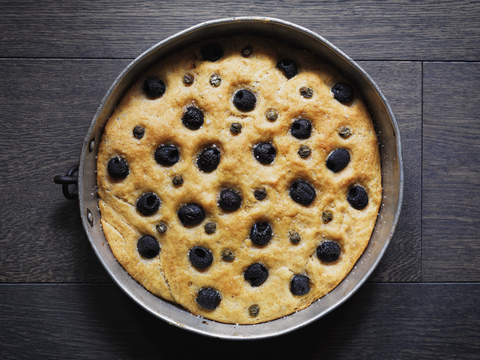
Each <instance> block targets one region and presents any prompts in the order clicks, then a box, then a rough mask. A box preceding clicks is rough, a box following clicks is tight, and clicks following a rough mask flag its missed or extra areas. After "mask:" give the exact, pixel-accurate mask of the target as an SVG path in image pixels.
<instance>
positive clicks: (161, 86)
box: [143, 77, 167, 99]
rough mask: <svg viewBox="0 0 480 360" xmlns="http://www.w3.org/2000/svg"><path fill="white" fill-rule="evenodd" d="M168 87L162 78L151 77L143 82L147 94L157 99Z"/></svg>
mask: <svg viewBox="0 0 480 360" xmlns="http://www.w3.org/2000/svg"><path fill="white" fill-rule="evenodd" d="M166 89H167V88H166V86H165V83H164V82H163V80H162V79H158V78H154V77H150V78H148V79H146V80H145V82H144V83H143V91H145V94H147V96H148V97H149V98H151V99H157V98H159V97H161V96H163V94H165V90H166Z"/></svg>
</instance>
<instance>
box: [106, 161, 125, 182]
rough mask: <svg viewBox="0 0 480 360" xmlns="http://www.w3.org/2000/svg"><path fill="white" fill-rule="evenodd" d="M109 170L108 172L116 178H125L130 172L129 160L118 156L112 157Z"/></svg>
mask: <svg viewBox="0 0 480 360" xmlns="http://www.w3.org/2000/svg"><path fill="white" fill-rule="evenodd" d="M107 170H108V174H109V175H110V176H111V177H112V178H114V179H125V178H126V177H127V175H128V174H129V168H128V163H127V161H126V160H125V159H124V158H121V157H118V156H116V157H113V158H111V159H110V161H109V162H108V166H107Z"/></svg>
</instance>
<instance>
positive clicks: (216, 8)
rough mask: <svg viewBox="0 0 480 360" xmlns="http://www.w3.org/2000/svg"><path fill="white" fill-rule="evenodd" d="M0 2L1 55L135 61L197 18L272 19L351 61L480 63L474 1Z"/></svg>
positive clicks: (479, 9) (479, 33) (477, 10)
mask: <svg viewBox="0 0 480 360" xmlns="http://www.w3.org/2000/svg"><path fill="white" fill-rule="evenodd" d="M191 10H192V4H191V2H190V1H187V0H177V1H175V2H171V1H159V2H154V3H153V2H140V3H138V2H129V1H114V2H113V1H110V0H99V1H95V2H92V1H85V0H83V1H74V2H68V1H65V2H58V1H56V2H52V1H45V0H43V1H34V0H21V1H15V2H12V1H7V0H2V1H0V33H1V34H2V37H1V38H0V49H2V54H1V56H3V57H77V58H98V57H101V58H134V57H136V56H138V55H139V54H141V53H142V52H143V51H144V50H146V49H148V48H149V47H150V46H152V45H154V44H155V43H157V42H158V41H160V40H163V39H165V38H166V37H168V36H170V35H173V34H175V33H176V32H178V31H181V30H184V29H186V28H188V27H190V26H193V25H196V24H198V23H200V22H203V21H207V20H213V19H219V18H226V17H232V16H252V15H256V16H271V17H277V18H280V19H283V20H286V21H290V22H294V23H297V24H298V25H301V26H304V27H307V28H309V29H311V30H313V31H315V32H318V33H319V34H320V35H322V36H324V37H325V38H327V39H328V40H329V41H331V42H332V43H334V44H335V45H336V46H337V47H339V48H340V49H342V50H343V51H345V52H346V53H347V54H349V55H350V56H351V57H352V58H355V59H364V60H379V59H381V60H479V54H480V51H479V49H480V41H479V40H480V31H479V27H478V18H479V15H480V5H479V3H478V1H449V0H440V1H439V0H427V1H422V2H418V1H415V0H408V1H401V2H399V1H394V0H388V1H381V2H379V1H375V0H365V1H362V2H359V1H354V0H348V1H341V2H326V3H323V2H318V1H310V2H309V1H299V0H295V1H291V2H288V3H285V2H275V1H269V2H267V3H266V4H263V6H258V2H256V1H254V0H245V1H242V2H238V1H231V0H227V1H222V2H221V3H219V2H211V1H210V2H203V3H198V6H196V7H195V12H194V14H195V15H194V16H192V14H193V13H192V11H191Z"/></svg>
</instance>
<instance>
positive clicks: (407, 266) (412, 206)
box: [359, 61, 422, 282]
mask: <svg viewBox="0 0 480 360" xmlns="http://www.w3.org/2000/svg"><path fill="white" fill-rule="evenodd" d="M359 65H360V66H361V67H362V68H363V69H364V70H365V71H366V72H367V73H368V74H369V75H370V76H371V77H372V78H373V80H374V81H375V82H376V84H377V85H378V86H379V88H380V90H381V91H382V93H383V94H384V95H385V97H386V99H387V101H388V102H389V104H390V106H391V107H392V111H393V113H394V115H395V118H396V120H397V123H398V127H399V129H400V136H401V139H402V150H403V151H402V152H403V166H404V178H405V186H404V201H403V205H402V212H401V214H400V219H399V222H398V225H397V229H396V230H395V235H394V236H393V238H392V240H391V242H390V245H389V247H388V249H387V251H386V253H385V255H384V258H383V259H382V261H381V262H380V264H379V265H378V268H377V270H375V271H374V273H373V274H372V276H371V277H370V279H369V281H383V282H412V281H413V282H415V281H420V280H421V271H422V269H421V264H422V263H421V261H422V251H421V250H422V239H421V173H422V162H421V156H420V154H421V146H422V138H421V128H422V114H421V112H422V103H421V101H422V95H421V94H422V65H421V63H419V62H408V61H407V62H391V61H389V62H360V63H359ZM405 74H408V76H405Z"/></svg>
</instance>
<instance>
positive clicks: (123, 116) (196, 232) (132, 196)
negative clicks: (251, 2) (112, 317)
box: [97, 36, 382, 324]
mask: <svg viewBox="0 0 480 360" xmlns="http://www.w3.org/2000/svg"><path fill="white" fill-rule="evenodd" d="M217 41H218V42H220V43H221V44H222V46H223V49H224V55H223V57H222V58H221V59H220V60H218V61H216V62H209V61H202V58H201V54H200V47H201V44H196V45H192V46H191V47H189V48H187V49H184V50H182V51H180V52H178V53H175V54H172V55H170V56H167V57H165V58H164V59H162V60H161V61H160V62H159V63H158V64H156V65H155V66H153V67H152V68H151V69H149V70H148V71H147V72H146V73H145V74H144V75H143V76H142V77H141V78H140V79H139V80H138V81H137V82H135V83H134V84H133V85H132V87H131V88H130V90H129V91H128V92H127V93H126V95H125V96H124V98H123V99H122V101H121V103H120V104H119V105H118V107H117V108H116V110H115V111H114V113H113V114H112V116H111V118H110V120H109V121H108V123H107V125H106V127H105V131H104V135H103V138H102V141H101V144H100V147H99V151H98V163H97V172H98V177H97V181H98V189H99V190H98V193H99V197H100V201H99V204H100V210H101V214H102V225H103V230H104V232H105V236H106V238H107V240H108V242H109V245H110V247H111V249H112V251H113V253H114V255H115V257H116V258H117V260H118V261H119V263H120V264H121V265H122V266H123V267H124V268H125V269H126V271H128V272H129V273H130V275H131V276H132V277H133V278H135V279H136V280H137V281H138V282H139V283H140V284H142V285H143V286H144V287H145V288H147V289H148V290H149V291H151V292H152V293H154V294H156V295H158V296H159V297H162V298H164V299H166V300H168V301H172V302H176V303H178V304H180V305H181V306H183V307H184V308H185V309H187V310H189V311H190V312H192V313H193V314H199V315H202V316H204V317H207V318H210V319H213V320H217V321H220V322H226V323H241V324H248V323H258V322H263V321H268V320H272V319H275V318H278V317H281V316H285V315H288V314H290V313H292V312H294V311H298V310H301V309H303V308H305V307H307V306H308V305H309V304H310V303H311V302H313V301H315V300H316V299H318V298H320V297H322V296H324V295H325V294H326V293H328V292H329V291H331V290H332V289H333V288H334V287H335V286H337V285H338V284H339V283H340V282H341V281H342V280H343V278H344V277H345V276H346V275H347V274H348V273H349V272H350V270H351V269H352V267H353V266H354V264H355V262H356V261H357V260H358V258H359V257H360V255H361V254H362V253H363V251H364V249H365V247H366V245H367V244H368V241H369V239H370V236H371V233H372V230H373V228H374V225H375V221H376V217H377V214H378V209H379V206H380V203H381V191H382V190H381V170H380V160H379V151H378V144H377V139H376V134H375V131H374V129H373V126H372V122H371V119H370V117H369V114H368V111H367V109H366V107H365V104H364V103H363V101H362V99H361V97H360V96H359V94H358V93H355V97H354V100H353V102H352V103H351V104H347V105H344V104H341V103H340V102H338V101H337V100H335V99H334V98H333V95H332V92H331V88H332V86H333V85H334V84H335V83H337V82H339V81H342V80H343V79H342V78H341V76H340V75H339V74H338V73H337V72H336V71H335V70H334V69H333V68H331V67H329V66H327V65H325V64H323V63H320V62H319V61H318V60H317V59H316V58H314V57H313V56H311V55H310V54H309V53H307V52H303V51H299V50H298V49H292V48H289V47H287V46H285V45H283V44H279V43H276V42H274V41H272V40H267V39H262V38H254V37H246V36H237V37H234V38H229V39H219V40H217ZM247 45H250V46H252V49H253V53H252V55H251V56H249V57H243V56H242V55H241V50H242V49H243V48H244V47H245V46H247ZM284 57H290V58H294V59H295V61H296V63H297V65H298V74H297V75H296V76H294V77H293V78H291V79H290V80H288V79H287V78H286V77H285V75H284V74H283V73H282V72H281V71H280V70H279V69H277V68H276V63H277V62H278V61H279V60H280V59H282V58H284ZM187 73H189V74H191V75H193V77H194V81H193V84H191V85H185V84H184V83H183V81H182V79H183V77H184V75H185V74H187ZM212 74H218V75H219V76H220V78H221V84H220V85H219V86H218V87H214V86H212V85H211V84H210V76H211V75H212ZM150 76H157V77H159V78H161V79H163V81H164V82H165V84H166V89H167V90H166V92H165V94H164V95H163V96H162V97H161V98H159V99H156V100H151V99H149V98H147V97H146V96H145V94H144V92H143V90H142V86H143V81H144V80H145V79H146V78H147V77H150ZM304 86H306V87H308V88H311V89H313V91H314V92H313V97H311V98H305V97H303V96H301V95H300V88H302V87H304ZM241 88H245V89H248V90H250V91H252V92H253V93H254V94H255V95H256V99H257V103H256V106H255V109H254V110H253V111H250V112H242V111H239V110H238V109H236V107H235V106H234V105H233V103H232V96H233V94H234V93H235V91H237V90H238V89H241ZM189 105H195V106H197V107H199V108H201V109H202V111H203V113H204V116H205V122H204V124H203V126H202V127H201V128H200V129H198V130H189V129H187V128H186V127H185V126H184V125H183V124H182V122H181V116H182V114H183V112H184V111H185V109H186V107H187V106H189ZM270 108H273V109H276V110H277V112H278V114H279V116H278V119H277V120H275V121H269V120H267V119H266V117H265V113H266V112H267V110H268V109H270ZM300 117H305V118H308V119H309V120H310V121H311V122H312V124H313V131H312V134H311V136H310V137H309V138H308V139H305V140H299V139H297V138H295V137H293V136H292V135H291V134H290V127H291V124H292V121H293V120H295V119H298V118H300ZM234 122H239V123H241V124H242V130H241V133H239V134H233V133H232V132H231V131H230V126H231V124H232V123H234ZM138 125H140V126H142V127H144V128H145V135H144V136H143V138H141V139H137V138H135V137H134V136H133V135H132V131H133V129H134V128H135V127H136V126H138ZM344 126H348V128H349V129H351V132H352V135H351V136H350V137H348V138H342V137H341V136H339V135H338V133H339V131H340V129H341V128H342V127H344ZM258 142H271V143H272V144H273V145H274V147H275V149H276V157H275V161H274V162H273V164H271V165H263V164H261V163H259V162H258V161H257V160H256V159H255V158H254V156H253V146H254V145H255V144H257V143H258ZM165 143H169V144H175V145H177V146H178V148H179V149H180V161H179V162H178V163H176V164H175V165H173V166H171V167H165V166H161V165H159V164H158V163H157V162H156V161H155V158H154V153H155V150H156V149H157V148H158V146H159V145H161V144H165ZM208 145H215V146H216V147H217V148H218V149H219V150H220V152H221V161H220V164H219V166H218V168H217V169H216V170H215V171H213V172H211V173H205V172H202V171H200V170H199V169H198V167H197V165H196V158H197V156H198V154H199V153H200V151H201V150H202V149H203V148H205V147H206V146H208ZM301 145H307V146H308V147H309V148H310V149H311V154H310V155H309V156H308V157H306V158H302V157H300V156H299V155H298V150H299V148H300V146H301ZM337 148H344V149H347V150H348V151H349V153H350V155H351V160H350V162H349V164H348V166H347V167H346V168H345V169H344V170H342V171H340V172H339V173H333V172H332V171H330V170H328V169H327V168H326V166H325V162H326V159H327V157H328V155H329V154H330V153H331V152H332V151H333V150H334V149H337ZM115 156H120V157H122V158H124V159H125V160H126V161H127V162H128V165H129V174H128V176H127V177H126V178H125V179H124V180H114V179H112V178H111V177H110V176H109V174H108V171H107V164H108V162H109V160H110V159H111V158H112V157H115ZM176 175H181V176H182V178H183V180H184V182H183V184H182V185H174V184H173V183H172V179H173V178H174V177H175V176H176ZM296 179H302V180H307V181H308V182H309V183H311V184H312V185H313V186H314V188H315V190H316V197H315V200H314V201H313V202H312V204H311V205H309V206H304V205H300V204H298V203H296V202H294V201H293V200H292V198H291V197H290V196H289V188H290V186H291V184H292V182H293V181H294V180H296ZM356 184H359V185H361V186H363V187H364V188H365V189H366V191H367V193H368V196H369V202H368V205H367V207H366V208H364V209H363V210H356V209H354V208H352V206H350V205H349V203H348V202H347V200H346V197H347V193H348V190H349V189H350V188H351V186H353V185H356ZM223 188H232V189H235V190H236V191H238V192H239V193H240V194H241V195H242V200H243V201H242V206H241V208H240V209H239V210H237V211H232V212H228V211H223V210H222V209H221V208H220V207H219V206H218V195H219V193H220V191H221V190H222V189H223ZM258 188H265V189H266V192H267V196H266V198H265V199H264V200H257V199H256V198H255V196H254V191H255V190H256V189H258ZM146 192H155V193H156V194H158V196H159V197H160V199H161V206H160V209H159V210H158V211H157V212H156V213H155V214H153V215H150V216H143V215H141V214H140V213H139V212H138V211H137V210H136V207H135V204H136V201H137V199H138V198H139V197H140V196H141V195H142V194H144V193H146ZM188 203H197V204H200V205H201V206H202V207H203V209H204V211H205V214H206V218H205V220H204V221H203V222H202V223H201V224H199V225H197V226H193V227H185V226H183V225H182V224H181V223H180V221H179V218H178V216H177V211H178V209H179V208H180V207H181V206H182V205H184V204H188ZM325 210H330V211H331V212H332V214H333V219H332V220H331V221H329V222H325V221H323V220H322V213H323V212H324V211H325ZM208 221H213V222H215V224H216V231H215V232H214V233H213V234H207V233H206V232H205V229H204V225H205V223H206V222H208ZM257 221H267V222H269V223H270V224H271V226H272V228H273V238H272V240H271V241H270V242H269V243H268V244H267V245H265V246H257V245H254V244H252V241H251V240H250V238H249V232H250V228H251V227H252V225H253V224H254V223H255V222H257ZM161 222H163V223H165V224H166V225H167V230H166V232H165V233H161V232H159V231H158V230H157V228H156V225H158V224H160V223H161ZM291 231H296V232H297V233H298V234H299V235H300V237H301V240H300V242H299V243H298V244H293V243H292V242H291V241H290V238H289V232H291ZM143 235H151V236H153V237H155V238H156V239H157V240H158V241H159V243H160V248H161V251H160V254H159V255H158V256H156V257H155V258H153V259H145V258H142V256H140V255H139V253H138V251H137V247H136V246H137V241H138V239H139V238H140V237H141V236H143ZM325 239H330V240H334V241H336V242H337V243H339V244H340V246H341V249H342V251H341V255H340V258H339V259H338V260H337V261H335V262H333V263H329V264H327V263H323V262H322V261H320V260H319V259H318V257H317V255H316V249H317V247H318V246H319V244H320V243H321V242H322V241H323V240H325ZM194 246H204V247H206V248H208V249H210V250H211V252H212V254H213V258H214V260H213V263H212V265H210V266H209V267H208V268H207V269H205V270H198V269H196V268H195V267H194V266H192V264H191V263H190V261H189V258H188V253H189V251H190V249H191V248H192V247H194ZM225 249H229V250H231V251H233V253H234V254H235V259H234V260H233V261H225V260H222V251H224V250H225ZM256 262H260V263H262V264H264V265H265V267H266V268H267V269H268V272H269V276H268V278H267V280H266V281H265V282H264V283H263V284H262V285H260V286H258V287H252V286H251V285H250V284H249V283H248V282H247V281H246V280H245V279H244V275H243V274H244V271H245V269H246V268H247V267H248V266H249V265H251V264H253V263H256ZM295 274H303V275H306V276H308V277H309V279H310V291H309V292H308V293H307V294H306V295H302V296H298V295H292V293H291V291H290V281H291V279H292V276H293V275H295ZM205 287H211V288H214V289H216V290H217V291H218V292H219V293H220V296H221V301H220V304H219V306H218V307H217V308H216V309H215V310H205V309H203V308H202V307H201V306H199V305H198V304H197V302H196V296H197V294H198V291H199V290H200V289H201V288H205ZM251 305H258V307H259V309H260V311H259V314H258V315H257V316H255V317H252V316H251V315H250V314H249V308H250V306H251Z"/></svg>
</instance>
